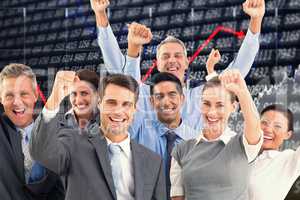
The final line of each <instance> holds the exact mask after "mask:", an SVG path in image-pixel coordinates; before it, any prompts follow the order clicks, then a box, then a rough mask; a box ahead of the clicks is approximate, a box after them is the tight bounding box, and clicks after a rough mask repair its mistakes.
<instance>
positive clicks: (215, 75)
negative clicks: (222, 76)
mask: <svg viewBox="0 0 300 200" xmlns="http://www.w3.org/2000/svg"><path fill="white" fill-rule="evenodd" d="M217 76H218V74H217V72H215V71H214V72H213V73H210V74H208V75H207V76H205V80H206V81H209V80H211V79H213V78H215V77H217Z"/></svg>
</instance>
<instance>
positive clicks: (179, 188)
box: [170, 127, 266, 200]
mask: <svg viewBox="0 0 300 200" xmlns="http://www.w3.org/2000/svg"><path fill="white" fill-rule="evenodd" d="M236 134H237V133H236V132H234V131H232V130H231V129H230V128H228V127H227V128H226V129H225V131H224V132H223V134H222V135H221V136H220V137H219V138H216V139H214V140H209V141H208V140H207V139H206V138H205V137H204V135H203V134H202V133H201V134H200V136H199V137H198V138H197V139H196V140H197V142H196V144H198V143H199V142H200V141H201V140H204V141H208V142H212V141H217V140H221V141H222V142H224V144H225V145H226V144H227V143H228V142H229V141H230V139H231V138H232V137H234V136H235V135H236ZM261 136H262V133H261ZM262 138H263V137H260V139H259V142H258V143H257V144H255V145H251V144H249V143H248V142H247V139H246V138H245V135H243V145H244V148H245V152H246V155H247V158H248V162H249V163H250V162H252V161H253V160H254V159H255V158H256V157H257V155H258V153H259V151H260V149H261V145H262V143H263V139H262ZM181 173H182V168H181V166H180V165H179V163H178V162H177V161H176V160H175V159H174V158H172V161H171V170H170V179H171V193H170V194H171V197H175V196H184V187H183V181H182V174H181ZM265 200H266V199H265Z"/></svg>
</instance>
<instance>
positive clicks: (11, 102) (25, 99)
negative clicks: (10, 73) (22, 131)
mask: <svg viewBox="0 0 300 200" xmlns="http://www.w3.org/2000/svg"><path fill="white" fill-rule="evenodd" d="M1 90H2V91H1V103H2V104H3V108H4V112H5V114H6V115H7V116H8V118H9V119H10V120H11V121H12V122H13V123H14V124H15V126H17V127H19V128H25V127H26V126H28V125H29V124H31V123H32V122H33V113H34V106H35V103H36V101H37V92H36V90H35V88H33V83H32V80H31V79H30V78H28V77H27V76H24V75H21V76H19V77H17V78H15V77H11V78H5V79H4V80H3V82H2V87H1Z"/></svg>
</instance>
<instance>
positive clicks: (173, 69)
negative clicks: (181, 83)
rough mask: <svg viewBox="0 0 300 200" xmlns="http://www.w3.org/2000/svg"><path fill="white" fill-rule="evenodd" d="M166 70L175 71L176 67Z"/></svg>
mask: <svg viewBox="0 0 300 200" xmlns="http://www.w3.org/2000/svg"><path fill="white" fill-rule="evenodd" d="M168 71H177V68H176V67H172V68H168Z"/></svg>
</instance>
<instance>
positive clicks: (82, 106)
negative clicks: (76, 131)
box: [70, 80, 98, 119]
mask: <svg viewBox="0 0 300 200" xmlns="http://www.w3.org/2000/svg"><path fill="white" fill-rule="evenodd" d="M97 101H98V95H97V91H96V90H95V89H94V88H93V86H92V85H91V84H90V83H88V82H86V81H80V80H76V81H74V83H73V85H72V88H71V94H70V102H71V104H72V108H73V110H74V112H75V114H76V116H77V118H79V119H90V118H91V117H92V115H93V112H94V111H95V109H96V108H97Z"/></svg>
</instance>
